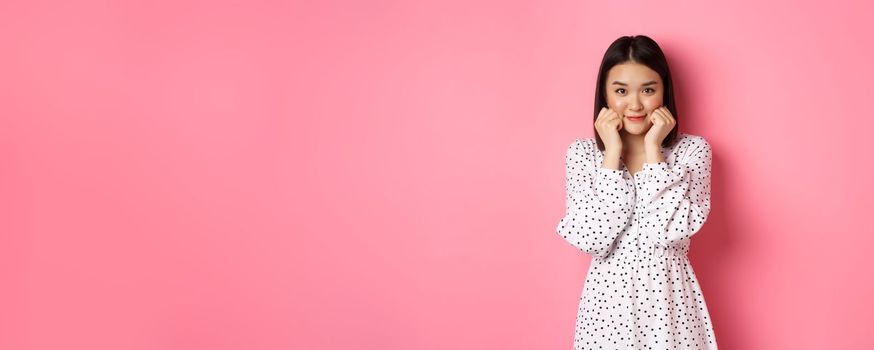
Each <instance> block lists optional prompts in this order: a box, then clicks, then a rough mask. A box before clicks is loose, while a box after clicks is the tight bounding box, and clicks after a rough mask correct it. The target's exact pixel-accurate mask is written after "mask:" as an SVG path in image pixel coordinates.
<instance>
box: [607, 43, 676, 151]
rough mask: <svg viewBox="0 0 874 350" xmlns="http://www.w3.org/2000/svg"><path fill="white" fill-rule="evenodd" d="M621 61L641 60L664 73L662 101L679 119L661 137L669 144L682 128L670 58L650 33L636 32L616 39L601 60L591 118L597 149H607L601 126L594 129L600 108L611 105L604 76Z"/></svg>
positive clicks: (662, 76)
mask: <svg viewBox="0 0 874 350" xmlns="http://www.w3.org/2000/svg"><path fill="white" fill-rule="evenodd" d="M622 63H639V64H642V65H645V66H647V67H649V68H650V69H652V70H654V71H656V72H657V73H659V76H661V78H662V84H664V90H663V91H664V94H663V95H662V97H663V98H664V101H663V102H664V103H663V104H664V106H665V107H667V108H668V110H669V111H671V114H673V116H674V119H675V120H676V122H677V124H676V125H674V129H672V130H671V132H670V133H668V135H667V136H665V139H664V141H662V146H663V147H667V146H669V145H670V144H671V143H673V142H674V140H675V139H676V138H677V132H678V130H679V129H680V118H679V114H678V113H677V106H676V104H674V84H673V81H672V80H671V70H670V69H668V60H667V58H665V55H664V53H662V49H661V48H659V45H658V44H657V43H656V42H655V41H654V40H652V39H651V38H650V37H648V36H646V35H634V36H623V37H621V38H619V39H616V40H615V41H613V43H612V44H610V47H608V48H607V52H605V53H604V58H603V59H602V60H601V68H600V70H599V71H598V83H597V84H598V85H597V86H595V116H594V118H593V119H592V129H594V130H595V142H596V143H597V144H598V149H600V150H601V151H603V150H604V142H603V141H601V137H600V136H599V135H598V130H597V129H595V120H598V113H600V112H601V108H604V107H608V106H607V97H606V89H605V86H604V85H605V80H607V72H609V71H610V68H613V66H615V65H617V64H622Z"/></svg>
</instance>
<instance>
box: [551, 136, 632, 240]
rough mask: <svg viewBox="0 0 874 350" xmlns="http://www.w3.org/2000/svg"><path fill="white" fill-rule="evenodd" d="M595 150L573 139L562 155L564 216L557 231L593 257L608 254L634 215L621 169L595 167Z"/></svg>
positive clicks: (585, 143)
mask: <svg viewBox="0 0 874 350" xmlns="http://www.w3.org/2000/svg"><path fill="white" fill-rule="evenodd" d="M594 151H595V150H594V149H593V147H592V146H591V145H590V144H589V143H588V142H581V141H579V140H574V142H573V143H571V145H570V146H569V147H568V149H567V153H566V156H565V193H566V200H565V204H566V205H565V216H564V217H562V218H561V220H559V223H558V226H557V227H556V232H557V233H558V234H559V235H560V236H562V237H563V238H564V239H565V240H566V241H568V242H570V243H571V244H572V245H573V246H575V247H577V248H578V249H580V250H582V251H583V252H586V253H588V254H591V255H593V256H596V257H604V256H606V255H607V254H609V253H610V252H611V251H612V249H613V246H614V242H615V240H616V238H617V237H618V236H619V234H620V233H622V231H623V229H624V228H625V227H626V226H627V225H628V223H629V221H630V220H631V216H632V214H633V211H632V203H631V200H630V191H629V188H628V184H627V182H626V181H625V179H623V177H622V174H623V172H622V171H621V170H614V169H608V168H604V167H600V166H598V167H596V166H595V165H594V160H593V159H595V157H594Z"/></svg>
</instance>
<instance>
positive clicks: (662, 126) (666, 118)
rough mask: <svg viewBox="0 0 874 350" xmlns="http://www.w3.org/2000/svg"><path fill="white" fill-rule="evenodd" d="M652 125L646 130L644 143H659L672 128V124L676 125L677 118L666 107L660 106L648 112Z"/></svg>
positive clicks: (656, 144)
mask: <svg viewBox="0 0 874 350" xmlns="http://www.w3.org/2000/svg"><path fill="white" fill-rule="evenodd" d="M649 119H650V122H651V123H652V127H650V128H649V131H647V132H646V136H644V138H643V141H644V144H646V145H655V146H658V145H661V143H662V141H663V140H664V139H665V137H667V136H668V134H670V133H671V130H674V125H677V120H676V119H674V116H673V115H672V114H671V111H669V110H668V107H665V106H661V107H659V108H657V109H655V110H653V111H652V113H650V116H649Z"/></svg>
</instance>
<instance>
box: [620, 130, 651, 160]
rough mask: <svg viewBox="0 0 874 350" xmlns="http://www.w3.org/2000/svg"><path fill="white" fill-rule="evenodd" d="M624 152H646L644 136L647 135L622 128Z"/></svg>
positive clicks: (640, 154) (633, 153) (629, 153)
mask: <svg viewBox="0 0 874 350" xmlns="http://www.w3.org/2000/svg"><path fill="white" fill-rule="evenodd" d="M621 136H622V153H623V154H627V155H632V156H643V153H644V152H645V149H644V143H643V140H644V137H645V136H646V135H634V134H629V133H627V132H625V130H622V134H621Z"/></svg>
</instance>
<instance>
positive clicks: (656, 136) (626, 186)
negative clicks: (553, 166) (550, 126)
mask: <svg viewBox="0 0 874 350" xmlns="http://www.w3.org/2000/svg"><path fill="white" fill-rule="evenodd" d="M594 116H595V118H594V129H595V137H593V138H585V139H582V140H580V139H576V140H574V141H573V142H572V143H571V144H570V146H569V147H568V149H567V154H566V164H565V165H566V181H567V182H566V191H567V198H566V213H565V216H564V217H562V218H561V220H560V221H559V223H558V226H557V228H556V231H557V233H558V234H559V235H560V236H561V237H563V238H564V239H565V240H567V241H568V242H570V243H571V244H572V245H573V246H575V247H577V248H578V249H580V250H582V251H583V252H585V253H588V254H590V255H592V263H591V265H590V267H589V271H588V273H587V275H586V280H585V286H584V287H583V293H582V296H581V298H580V304H579V310H578V312H577V321H576V335H575V337H574V349H717V346H716V338H715V336H714V333H713V327H712V325H711V321H710V315H709V314H708V310H707V305H706V304H705V302H704V296H703V295H702V294H701V288H700V286H699V285H698V281H697V279H696V277H695V273H694V272H693V271H692V266H691V265H690V264H689V259H688V257H687V255H686V254H687V253H688V251H689V245H690V239H691V238H692V235H694V234H695V233H696V232H698V230H700V229H701V227H702V226H703V225H704V222H705V221H706V220H707V215H708V214H709V213H710V168H711V160H712V154H711V149H710V144H709V143H708V142H707V141H706V140H705V139H704V138H703V137H701V136H696V135H692V134H687V133H683V132H679V130H678V127H679V123H678V121H677V120H678V118H677V108H676V106H675V104H674V94H673V85H672V81H671V74H670V71H669V70H668V63H667V60H666V58H665V56H664V54H663V53H662V51H661V48H659V46H658V44H656V42H655V41H653V40H652V39H650V38H649V37H646V36H643V35H638V36H624V37H621V38H619V39H617V40H616V41H614V42H613V43H612V44H611V45H610V47H609V48H608V49H607V52H606V53H605V54H604V58H603V60H602V62H601V69H600V72H599V73H598V83H597V87H596V94H595V113H594Z"/></svg>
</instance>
